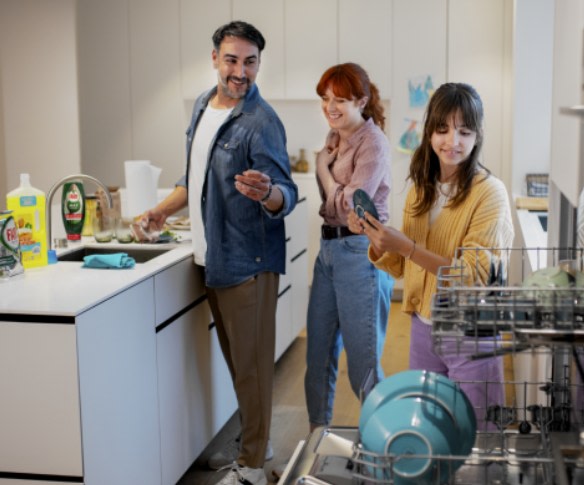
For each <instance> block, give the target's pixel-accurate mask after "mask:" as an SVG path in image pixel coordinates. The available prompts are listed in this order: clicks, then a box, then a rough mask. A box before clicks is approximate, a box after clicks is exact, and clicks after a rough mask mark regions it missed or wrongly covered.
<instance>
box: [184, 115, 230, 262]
mask: <svg viewBox="0 0 584 485" xmlns="http://www.w3.org/2000/svg"><path fill="white" fill-rule="evenodd" d="M231 111H233V108H230V109H216V108H212V107H211V106H207V108H206V109H205V112H204V113H203V115H202V116H201V119H200V120H199V124H198V125H197V131H196V132H195V138H194V139H193V146H192V148H191V160H190V171H189V217H190V219H191V233H192V238H193V254H194V258H195V263H197V264H199V265H201V266H205V255H206V253H207V240H206V239H205V226H204V225H203V215H202V212H201V193H202V191H203V184H204V182H205V171H206V169H207V158H208V157H209V148H210V147H211V142H212V141H213V140H214V138H215V135H216V133H217V130H218V129H219V127H220V126H221V125H222V124H223V123H224V122H225V120H226V119H227V117H228V116H229V114H230V113H231Z"/></svg>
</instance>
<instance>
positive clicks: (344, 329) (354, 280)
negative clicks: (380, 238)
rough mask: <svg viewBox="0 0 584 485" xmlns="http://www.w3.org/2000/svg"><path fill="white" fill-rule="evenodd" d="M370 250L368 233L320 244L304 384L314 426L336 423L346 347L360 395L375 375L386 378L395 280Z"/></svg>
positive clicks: (355, 388)
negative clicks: (337, 393)
mask: <svg viewBox="0 0 584 485" xmlns="http://www.w3.org/2000/svg"><path fill="white" fill-rule="evenodd" d="M368 247H369V240H368V239H367V236H364V235H362V236H348V237H343V238H340V239H329V240H325V239H321V241H320V251H319V253H318V257H317V258H316V261H315V264H314V277H313V280H312V288H311V291H310V301H309V304H308V321H307V327H306V329H307V337H308V338H307V351H306V364H307V366H306V376H305V379H304V386H305V393H306V404H307V408H308V417H309V420H310V423H311V424H316V425H328V424H329V423H330V422H331V419H332V413H333V401H334V397H335V388H336V381H337V372H338V361H339V355H340V353H341V350H342V349H343V344H344V347H345V351H346V355H347V367H348V372H349V381H350V383H351V388H352V389H353V392H354V393H355V394H356V395H357V396H358V397H359V393H360V390H361V387H362V385H363V383H364V381H365V379H366V377H368V375H369V373H370V372H371V371H373V378H374V380H375V382H374V383H377V382H379V381H381V380H382V379H383V378H384V374H383V369H382V368H381V364H380V359H381V355H382V353H383V347H384V344H385V332H386V327H387V320H388V315H389V307H390V300H391V293H392V291H393V285H394V283H395V281H394V279H393V278H392V277H391V276H390V275H389V274H388V273H386V272H384V271H380V270H378V269H376V268H375V267H374V266H373V265H372V264H371V263H370V262H369V259H368V258H367V248H368Z"/></svg>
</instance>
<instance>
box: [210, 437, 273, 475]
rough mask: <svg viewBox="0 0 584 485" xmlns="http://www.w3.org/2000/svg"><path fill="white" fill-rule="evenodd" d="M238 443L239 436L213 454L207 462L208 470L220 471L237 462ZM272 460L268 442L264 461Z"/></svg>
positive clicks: (271, 451) (270, 444)
mask: <svg viewBox="0 0 584 485" xmlns="http://www.w3.org/2000/svg"><path fill="white" fill-rule="evenodd" d="M240 442H241V435H239V436H238V437H237V438H235V440H234V441H230V442H229V443H228V444H227V446H226V447H225V448H224V449H223V450H221V451H218V452H217V453H213V454H212V455H211V457H210V458H209V461H208V462H207V464H208V466H209V468H210V469H211V470H220V469H221V468H224V467H226V466H229V465H231V464H232V463H233V462H234V461H235V460H237V457H238V456H239V446H240ZM272 458H274V449H273V448H272V443H271V442H270V440H268V446H266V457H265V460H266V461H270V460H271V459H272Z"/></svg>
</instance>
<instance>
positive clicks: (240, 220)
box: [177, 85, 298, 288]
mask: <svg viewBox="0 0 584 485" xmlns="http://www.w3.org/2000/svg"><path fill="white" fill-rule="evenodd" d="M216 90H217V88H216V87H215V88H213V89H211V90H210V91H208V92H206V93H204V94H202V95H201V96H199V98H198V99H197V100H196V101H195V106H194V108H193V115H192V118H191V123H190V126H189V128H188V130H187V132H186V135H187V168H186V173H185V175H184V176H183V177H182V178H181V179H180V180H179V181H178V182H177V185H182V186H184V187H187V186H188V175H189V171H190V153H191V147H192V144H193V138H194V135H195V130H196V127H197V123H198V121H199V119H200V118H201V115H202V114H203V112H204V110H205V107H206V106H207V103H208V102H209V100H210V99H211V98H212V97H213V95H214V94H215V93H216ZM247 169H254V170H259V171H260V172H264V173H266V174H267V175H269V176H270V177H271V179H272V184H274V185H277V186H278V187H279V188H280V190H281V191H282V194H283V196H284V205H283V207H282V208H281V210H280V211H279V212H278V213H276V214H273V213H271V212H270V211H268V210H267V209H266V208H265V207H264V206H263V204H261V203H259V202H256V201H253V200H251V199H248V198H247V197H245V196H244V195H242V194H241V193H239V192H238V191H237V190H236V189H235V175H236V174H239V173H241V172H243V171H245V170H247ZM297 199H298V188H297V187H296V184H295V183H294V182H293V181H292V177H291V175H290V162H289V160H288V154H287V150H286V132H285V131H284V126H283V124H282V122H281V121H280V119H279V118H278V116H277V114H276V113H275V111H274V110H273V109H272V107H271V106H270V105H269V104H268V103H266V101H264V99H263V98H262V97H261V96H260V93H259V90H258V88H257V86H255V85H253V86H252V88H251V89H250V90H249V92H248V93H247V95H246V96H245V98H243V99H242V100H241V101H240V102H239V103H238V104H237V106H236V107H235V108H234V109H233V111H232V112H231V114H230V115H229V117H228V118H227V120H226V121H225V123H224V124H223V125H222V126H221V127H220V128H219V130H218V131H217V134H216V135H215V138H214V139H213V141H212V142H211V147H210V149H209V157H208V159H207V168H206V170H205V181H204V185H203V190H202V195H201V208H202V217H203V224H204V226H205V238H206V240H207V254H206V267H205V279H206V284H207V286H209V287H214V288H220V287H227V286H233V285H237V284H239V283H242V282H243V281H245V280H247V279H249V278H251V277H253V276H255V275H257V274H258V273H261V272H264V271H271V272H275V273H282V274H283V273H284V272H285V268H286V234H285V228H284V216H286V215H288V214H289V213H290V212H291V211H292V209H294V207H295V205H296V201H297Z"/></svg>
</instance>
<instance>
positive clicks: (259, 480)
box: [217, 465, 268, 485]
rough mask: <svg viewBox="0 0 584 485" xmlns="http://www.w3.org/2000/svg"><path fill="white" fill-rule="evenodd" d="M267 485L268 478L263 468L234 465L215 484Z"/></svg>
mask: <svg viewBox="0 0 584 485" xmlns="http://www.w3.org/2000/svg"><path fill="white" fill-rule="evenodd" d="M241 484H244V485H268V479H267V478H266V474H265V473H264V469H263V468H249V467H247V466H241V465H234V467H233V468H232V469H231V470H230V471H229V473H227V475H225V476H224V477H223V479H222V480H221V481H219V482H217V485H241Z"/></svg>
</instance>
